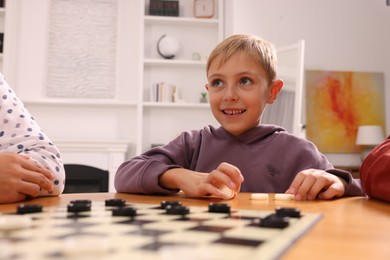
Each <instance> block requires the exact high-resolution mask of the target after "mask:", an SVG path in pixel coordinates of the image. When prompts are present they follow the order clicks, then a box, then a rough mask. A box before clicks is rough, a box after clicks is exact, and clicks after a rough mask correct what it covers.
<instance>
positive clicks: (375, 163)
mask: <svg viewBox="0 0 390 260" xmlns="http://www.w3.org/2000/svg"><path fill="white" fill-rule="evenodd" d="M359 174H360V179H361V181H362V185H363V189H364V191H365V192H366V193H367V195H368V196H370V197H371V198H375V199H379V200H384V201H387V202H390V135H389V136H388V137H387V139H386V140H385V141H384V142H382V143H381V144H379V145H378V146H377V147H375V148H374V150H372V151H371V152H370V153H369V154H368V156H367V157H366V158H365V159H364V161H363V163H362V166H361V167H360V171H359Z"/></svg>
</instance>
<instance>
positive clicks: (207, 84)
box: [204, 83, 209, 91]
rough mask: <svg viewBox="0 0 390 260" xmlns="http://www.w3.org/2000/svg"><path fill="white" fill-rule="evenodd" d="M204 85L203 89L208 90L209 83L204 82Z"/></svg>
mask: <svg viewBox="0 0 390 260" xmlns="http://www.w3.org/2000/svg"><path fill="white" fill-rule="evenodd" d="M204 87H205V89H206V90H207V91H209V83H206V84H205V85H204Z"/></svg>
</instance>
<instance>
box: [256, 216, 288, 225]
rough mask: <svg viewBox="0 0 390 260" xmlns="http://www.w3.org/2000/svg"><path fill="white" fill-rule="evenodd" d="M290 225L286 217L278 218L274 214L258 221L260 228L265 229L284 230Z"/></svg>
mask: <svg viewBox="0 0 390 260" xmlns="http://www.w3.org/2000/svg"><path fill="white" fill-rule="evenodd" d="M289 224H290V221H289V218H288V217H280V216H277V215H276V214H271V215H269V216H267V217H265V218H261V219H260V224H259V226H260V227H267V228H285V227H288V225H289Z"/></svg>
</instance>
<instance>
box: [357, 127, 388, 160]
mask: <svg viewBox="0 0 390 260" xmlns="http://www.w3.org/2000/svg"><path fill="white" fill-rule="evenodd" d="M383 140H385V135H384V133H383V130H382V127H381V126H379V125H362V126H359V127H358V131H357V136H356V144H357V145H360V146H362V148H363V152H362V160H364V159H365V158H366V156H367V155H368V154H369V153H370V152H371V150H372V149H374V147H375V146H377V145H378V144H380V143H381V142H383Z"/></svg>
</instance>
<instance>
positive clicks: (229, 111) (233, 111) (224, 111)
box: [222, 109, 245, 115]
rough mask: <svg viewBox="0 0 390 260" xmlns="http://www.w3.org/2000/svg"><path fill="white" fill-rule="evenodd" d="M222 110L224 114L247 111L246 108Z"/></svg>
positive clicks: (236, 113)
mask: <svg viewBox="0 0 390 260" xmlns="http://www.w3.org/2000/svg"><path fill="white" fill-rule="evenodd" d="M222 112H223V113H224V114H227V115H238V114H242V113H244V112H245V110H244V109H235V110H222Z"/></svg>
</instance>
